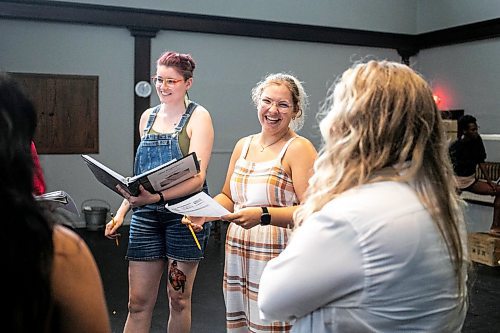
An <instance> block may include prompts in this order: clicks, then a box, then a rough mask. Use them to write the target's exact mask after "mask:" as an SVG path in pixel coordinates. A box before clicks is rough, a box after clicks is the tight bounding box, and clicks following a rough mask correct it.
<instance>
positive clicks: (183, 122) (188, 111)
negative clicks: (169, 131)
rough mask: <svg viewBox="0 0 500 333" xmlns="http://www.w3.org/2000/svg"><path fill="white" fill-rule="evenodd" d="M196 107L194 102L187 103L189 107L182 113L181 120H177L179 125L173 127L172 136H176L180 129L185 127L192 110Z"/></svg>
mask: <svg viewBox="0 0 500 333" xmlns="http://www.w3.org/2000/svg"><path fill="white" fill-rule="evenodd" d="M197 106H198V104H196V103H195V102H193V101H189V105H188V107H187V109H186V112H184V114H183V115H182V117H181V119H180V120H179V123H178V124H177V126H175V129H174V131H175V133H174V135H178V134H179V133H180V132H181V131H182V128H183V127H184V126H185V125H186V123H187V121H188V119H189V117H191V114H193V111H194V109H196V107H197Z"/></svg>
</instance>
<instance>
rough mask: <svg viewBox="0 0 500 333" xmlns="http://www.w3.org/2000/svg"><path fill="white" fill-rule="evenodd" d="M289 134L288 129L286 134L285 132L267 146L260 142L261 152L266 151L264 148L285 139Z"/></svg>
mask: <svg viewBox="0 0 500 333" xmlns="http://www.w3.org/2000/svg"><path fill="white" fill-rule="evenodd" d="M287 134H288V131H286V132H285V134H283V135H282V136H280V137H279V138H278V140H276V141H274V142H273V143H271V144H268V145H267V146H263V145H262V144H261V143H259V146H260V152H261V153H262V152H263V151H264V149H266V148H268V147H271V146H272V145H274V144H275V143H278V141H280V140H281V139H283V138H284V137H285V135H287Z"/></svg>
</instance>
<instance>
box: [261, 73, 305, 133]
mask: <svg viewBox="0 0 500 333" xmlns="http://www.w3.org/2000/svg"><path fill="white" fill-rule="evenodd" d="M272 84H275V85H284V86H285V87H287V88H288V90H290V93H291V94H292V102H293V113H294V114H293V116H292V120H291V121H290V125H289V127H290V128H291V129H292V130H294V131H298V130H300V129H301V128H302V126H304V116H305V111H306V108H307V105H308V97H307V94H306V91H305V90H304V87H303V86H302V83H301V82H300V81H299V79H297V78H296V77H295V76H293V75H291V74H285V73H274V74H269V75H267V76H266V77H265V78H264V79H263V80H262V81H260V82H258V83H257V84H256V85H255V87H254V88H253V89H252V100H253V103H254V104H255V106H256V107H257V108H258V106H259V102H260V96H261V95H262V92H263V91H264V89H265V88H266V87H268V86H270V85H272Z"/></svg>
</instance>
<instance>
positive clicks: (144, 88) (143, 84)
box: [135, 81, 151, 97]
mask: <svg viewBox="0 0 500 333" xmlns="http://www.w3.org/2000/svg"><path fill="white" fill-rule="evenodd" d="M135 93H136V94H137V96H139V97H149V95H151V85H150V84H149V82H147V81H139V82H137V84H136V85H135Z"/></svg>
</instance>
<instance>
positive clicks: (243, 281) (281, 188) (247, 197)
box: [191, 73, 316, 333]
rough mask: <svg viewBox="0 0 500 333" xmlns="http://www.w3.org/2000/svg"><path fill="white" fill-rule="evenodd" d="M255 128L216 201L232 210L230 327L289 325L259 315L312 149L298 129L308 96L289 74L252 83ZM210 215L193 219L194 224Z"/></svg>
mask: <svg viewBox="0 0 500 333" xmlns="http://www.w3.org/2000/svg"><path fill="white" fill-rule="evenodd" d="M252 99H253V101H254V104H255V106H256V107H257V116H258V119H259V122H260V124H261V131H260V133H257V134H253V135H250V136H247V137H244V138H242V139H240V140H239V141H238V143H237V144H236V146H235V148H234V150H233V154H232V156H231V160H230V162H229V167H228V171H227V176H226V182H225V184H224V187H223V188H222V192H221V193H220V194H218V195H217V196H216V197H215V200H216V201H218V202H219V203H220V204H222V205H223V206H224V207H226V208H227V209H228V210H229V211H231V212H234V213H232V214H229V215H226V216H223V217H222V219H223V220H225V221H229V222H231V223H230V224H229V227H228V230H227V237H226V248H225V250H226V258H225V267H224V284H223V287H224V300H225V303H226V325H227V331H228V332H245V333H246V332H289V331H290V328H291V323H290V322H288V321H279V322H278V321H274V322H273V321H267V320H261V319H260V318H259V310H258V307H257V295H258V293H259V281H260V275H261V273H262V270H263V269H264V267H265V265H266V264H267V262H268V261H269V260H270V259H272V258H274V257H276V256H277V255H278V254H279V253H280V252H281V251H282V250H283V249H284V248H285V246H286V244H287V242H288V238H289V234H290V232H291V229H289V227H291V223H292V216H293V212H294V211H295V210H296V209H297V208H298V207H299V206H298V205H299V204H300V203H301V202H302V201H303V199H304V193H305V191H306V188H307V182H308V180H309V177H310V176H311V175H312V167H313V163H314V160H315V158H316V149H315V148H314V146H313V145H312V143H311V142H310V141H309V140H308V139H306V138H304V137H302V136H299V135H297V134H296V132H295V130H298V129H300V128H301V126H302V124H303V121H304V111H305V108H306V101H307V96H306V93H305V91H304V88H303V87H302V84H301V83H300V81H299V80H298V79H297V78H295V77H294V76H292V75H289V74H283V73H278V74H270V75H268V76H266V77H265V79H264V80H262V81H261V82H259V83H257V85H256V86H255V88H254V89H253V90H252ZM206 221H209V218H203V219H202V220H201V221H200V220H199V219H195V218H191V222H193V223H196V224H194V225H193V227H194V228H199V225H200V224H203V223H204V222H206Z"/></svg>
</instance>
